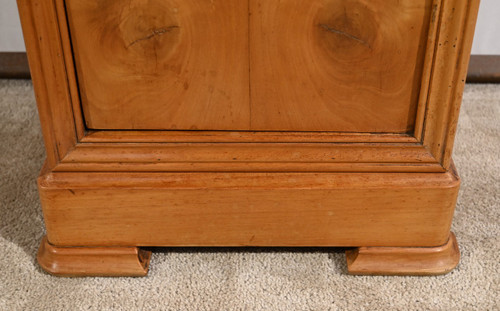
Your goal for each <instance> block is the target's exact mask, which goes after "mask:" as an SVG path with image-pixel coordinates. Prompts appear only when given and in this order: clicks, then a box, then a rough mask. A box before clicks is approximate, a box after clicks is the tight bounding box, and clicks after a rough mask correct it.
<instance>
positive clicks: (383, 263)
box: [346, 233, 460, 275]
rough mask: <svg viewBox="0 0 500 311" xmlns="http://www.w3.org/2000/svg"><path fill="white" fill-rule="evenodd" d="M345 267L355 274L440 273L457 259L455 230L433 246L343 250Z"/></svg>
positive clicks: (451, 268)
mask: <svg viewBox="0 0 500 311" xmlns="http://www.w3.org/2000/svg"><path fill="white" fill-rule="evenodd" d="M346 259H347V269H348V271H349V273H350V274H356V275H440V274H446V273H449V272H450V271H451V270H453V269H454V268H455V267H456V266H457V265H458V262H459V261H460V251H459V250H458V243H457V239H456V237H455V234H453V233H451V234H450V238H449V239H448V242H446V244H444V245H442V246H437V247H359V248H355V249H353V250H348V251H346Z"/></svg>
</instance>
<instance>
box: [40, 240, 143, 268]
mask: <svg viewBox="0 0 500 311" xmlns="http://www.w3.org/2000/svg"><path fill="white" fill-rule="evenodd" d="M150 259H151V252H150V251H146V250H143V249H140V248H137V247H56V246H54V245H52V244H50V243H49V241H48V240H47V237H44V238H43V239H42V242H41V244H40V248H39V250H38V256H37V260H38V263H39V264H40V266H41V267H42V268H43V269H44V270H45V271H47V272H48V273H50V274H53V275H57V276H145V275H147V274H148V269H149V261H150Z"/></svg>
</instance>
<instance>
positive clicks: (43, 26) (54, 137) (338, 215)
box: [18, 0, 479, 276]
mask: <svg viewBox="0 0 500 311" xmlns="http://www.w3.org/2000/svg"><path fill="white" fill-rule="evenodd" d="M18 6H19V11H20V15H21V21H22V25H23V31H24V35H25V41H26V47H27V52H28V56H29V61H30V66H31V72H32V77H33V83H34V87H35V93H36V97H37V103H38V108H39V113H40V119H41V124H42V130H43V134H44V140H45V146H46V149H47V160H46V163H45V166H44V168H43V169H42V172H41V175H40V177H39V180H38V184H39V192H40V198H41V203H42V209H43V213H44V218H45V224H46V229H47V237H46V238H44V239H43V241H42V244H41V247H40V250H39V254H38V261H39V263H40V264H41V266H42V267H43V268H44V269H45V270H46V271H48V272H49V273H52V274H55V275H63V276H89V275H105V276H139V275H145V274H146V273H147V270H148V266H149V261H150V256H151V252H150V251H146V250H144V249H143V247H148V246H293V247H298V246H328V247H330V246H332V247H352V249H349V250H348V251H347V253H346V255H347V264H348V270H349V272H350V273H353V274H395V275H406V274H409V275H432V274H442V273H446V272H449V271H450V270H451V269H453V268H454V267H455V266H456V265H457V264H458V260H459V251H458V247H457V242H456V239H455V237H454V235H453V234H452V233H450V226H451V222H452V218H453V212H454V209H455V204H456V198H457V194H458V188H459V183H460V182H459V178H458V175H457V173H456V170H455V168H454V166H453V163H452V159H451V152H452V148H453V140H454V135H455V130H456V124H457V118H458V112H459V107H460V103H461V96H462V91H463V87H464V84H465V76H466V70H467V64H468V59H469V54H470V48H471V42H472V37H473V33H474V25H475V19H476V16H477V10H478V6H479V1H478V0H471V1H454V0H370V1H368V0H313V1H299V0H286V1H274V0H266V1H264V0H249V1H240V0H225V1H222V0H214V1H199V0H196V1H194V0H185V1H177V0H149V1H146V0H128V1H125V0H109V1H97V0H43V1H42V0H30V1H28V0H18Z"/></svg>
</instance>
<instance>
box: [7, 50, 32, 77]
mask: <svg viewBox="0 0 500 311" xmlns="http://www.w3.org/2000/svg"><path fill="white" fill-rule="evenodd" d="M30 77H31V75H30V67H29V65H28V58H27V57H26V53H24V52H1V53H0V78H1V79H29V78H30Z"/></svg>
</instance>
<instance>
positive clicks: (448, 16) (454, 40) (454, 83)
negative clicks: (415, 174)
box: [415, 0, 479, 169]
mask: <svg viewBox="0 0 500 311" xmlns="http://www.w3.org/2000/svg"><path fill="white" fill-rule="evenodd" d="M478 10H479V0H470V1H449V0H447V1H442V8H441V10H440V16H439V19H440V21H439V23H440V28H439V33H438V34H437V38H436V52H435V56H434V60H433V64H432V66H433V73H432V76H431V84H430V86H429V93H428V97H427V104H426V105H425V106H424V107H422V109H425V121H423V125H422V131H421V132H418V133H416V134H415V137H416V138H417V139H418V140H421V141H422V144H423V145H424V146H425V147H426V148H427V149H428V150H429V151H430V152H431V153H432V154H433V156H434V157H435V158H436V160H437V161H438V162H439V163H440V164H441V165H442V166H443V168H445V169H448V168H449V167H450V165H451V153H452V150H453V142H454V139H455V133H456V126H457V122H458V113H459V110H460V105H461V103H462V94H463V89H464V87H465V79H466V75H467V67H468V63H469V58H470V50H471V47H472V38H473V36H474V29H475V24H476V19H477V13H478Z"/></svg>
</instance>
